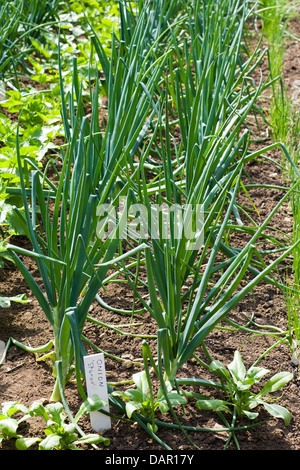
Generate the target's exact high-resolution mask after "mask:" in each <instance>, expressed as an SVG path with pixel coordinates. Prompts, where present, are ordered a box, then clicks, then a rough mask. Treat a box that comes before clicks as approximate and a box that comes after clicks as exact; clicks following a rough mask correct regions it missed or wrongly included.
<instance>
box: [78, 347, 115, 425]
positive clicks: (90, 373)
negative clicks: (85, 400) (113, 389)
mask: <svg viewBox="0 0 300 470" xmlns="http://www.w3.org/2000/svg"><path fill="white" fill-rule="evenodd" d="M84 368H85V377H86V386H87V394H88V397H89V398H92V396H93V395H98V397H99V398H100V399H101V400H103V401H105V403H107V405H106V406H105V407H104V408H103V409H104V410H105V411H108V412H109V405H108V392H107V382H106V372H105V363H104V354H103V353H98V354H91V355H89V356H84ZM90 420H91V426H92V428H93V430H94V431H95V432H105V431H107V430H108V429H111V420H110V416H107V415H105V414H103V413H101V411H92V412H91V413H90Z"/></svg>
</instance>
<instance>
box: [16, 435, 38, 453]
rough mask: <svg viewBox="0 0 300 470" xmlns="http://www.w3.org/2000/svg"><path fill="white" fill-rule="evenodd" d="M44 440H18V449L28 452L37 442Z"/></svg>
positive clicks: (35, 438)
mask: <svg viewBox="0 0 300 470" xmlns="http://www.w3.org/2000/svg"><path fill="white" fill-rule="evenodd" d="M41 440H42V439H40V438H39V437H21V438H19V439H17V440H16V443H15V444H16V448H17V449H18V450H27V449H29V447H31V446H33V445H34V444H35V443H36V442H40V441H41Z"/></svg>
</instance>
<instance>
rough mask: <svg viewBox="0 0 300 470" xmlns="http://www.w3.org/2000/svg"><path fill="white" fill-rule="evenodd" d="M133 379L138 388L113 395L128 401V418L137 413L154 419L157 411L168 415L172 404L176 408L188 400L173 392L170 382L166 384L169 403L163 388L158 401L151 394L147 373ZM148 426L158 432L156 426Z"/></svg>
mask: <svg viewBox="0 0 300 470" xmlns="http://www.w3.org/2000/svg"><path fill="white" fill-rule="evenodd" d="M132 378H133V382H134V383H135V385H136V388H129V389H126V390H125V391H124V392H122V391H119V390H117V391H114V392H112V394H111V395H112V396H115V397H122V398H123V399H124V400H125V401H126V407H125V409H126V413H127V416H128V418H131V417H132V414H133V413H134V412H136V411H137V412H139V414H141V415H142V416H144V417H146V418H154V414H155V411H156V410H157V409H159V411H160V412H161V413H166V412H167V411H169V406H170V404H171V405H172V406H176V405H183V404H185V403H186V399H185V398H184V397H183V396H182V395H180V394H179V393H177V392H176V391H174V390H172V385H171V384H170V382H168V383H167V384H166V388H167V391H168V393H167V398H168V401H167V400H166V398H165V394H164V391H163V390H162V388H159V390H158V392H157V396H156V399H155V398H154V397H153V393H150V387H151V384H149V380H148V377H147V374H146V372H145V371H142V372H138V373H136V374H134V375H133V376H132ZM147 426H148V427H149V428H150V429H151V430H152V431H153V432H156V431H157V429H158V427H157V426H156V425H155V424H150V423H148V424H147Z"/></svg>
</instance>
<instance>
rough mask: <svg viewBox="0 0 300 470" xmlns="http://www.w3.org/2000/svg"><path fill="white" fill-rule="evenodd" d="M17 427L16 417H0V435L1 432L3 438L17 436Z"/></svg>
mask: <svg viewBox="0 0 300 470" xmlns="http://www.w3.org/2000/svg"><path fill="white" fill-rule="evenodd" d="M17 429H18V421H17V420H16V419H13V418H4V419H0V435H1V434H2V435H3V437H4V438H5V439H9V438H10V437H19V435H18V434H17Z"/></svg>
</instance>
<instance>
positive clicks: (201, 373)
mask: <svg viewBox="0 0 300 470" xmlns="http://www.w3.org/2000/svg"><path fill="white" fill-rule="evenodd" d="M293 29H294V30H295V32H296V34H297V30H298V32H300V27H299V25H298V23H296V22H293ZM298 51H299V43H298V42H297V41H291V44H290V47H289V49H288V54H287V59H286V64H285V69H284V70H285V74H284V80H285V82H286V83H288V84H289V86H291V84H292V82H293V81H294V80H295V79H297V76H298V74H299V63H298V62H299V55H298V54H299V52H298ZM269 143H271V140H268V141H266V142H264V143H263V144H260V145H263V146H267V145H268V144H269ZM255 145H258V144H255ZM268 156H269V157H270V158H271V159H272V160H274V162H277V163H280V162H281V158H282V154H281V151H280V150H278V149H275V150H274V151H272V152H269V153H268ZM247 171H248V173H249V175H250V176H251V178H252V179H253V181H254V182H255V183H263V184H275V185H276V184H277V185H279V186H280V185H282V173H281V171H280V169H279V167H278V166H276V165H275V164H274V165H272V164H271V163H270V161H269V162H268V161H267V162H264V161H261V160H260V161H257V162H254V163H252V164H251V165H248V166H247ZM245 181H246V178H245ZM251 196H252V198H253V200H254V202H255V204H256V207H257V208H258V210H259V213H260V217H261V219H262V220H264V218H265V217H266V216H267V215H268V214H269V213H270V211H271V210H272V208H273V207H274V205H275V204H276V203H277V202H278V200H279V199H280V197H282V192H280V191H279V190H265V189H261V190H252V191H251ZM240 197H242V195H241V196H240ZM272 225H273V226H275V227H276V228H277V229H279V230H282V231H284V232H285V233H289V234H291V231H292V218H291V212H290V208H289V207H288V205H283V206H282V207H281V209H280V211H279V212H278V213H277V214H276V215H275V217H274V219H273V220H272ZM23 242H24V244H25V243H26V241H25V240H22V239H21V240H20V239H19V241H18V243H23ZM26 262H27V265H28V267H29V269H30V270H31V272H32V273H33V275H34V276H38V273H37V272H36V271H35V266H34V263H33V262H31V261H30V260H26ZM0 283H1V293H2V294H4V295H14V294H19V293H26V294H27V296H28V298H29V299H30V300H31V302H30V303H29V304H25V305H18V304H12V305H11V307H10V308H7V309H1V312H0V340H2V341H4V342H7V341H8V339H9V338H10V337H12V338H14V339H16V340H18V341H20V342H21V343H24V344H26V345H28V346H32V347H36V346H40V345H42V344H44V343H46V342H47V341H48V340H49V339H51V338H52V331H51V328H50V326H49V323H48V321H47V319H46V317H45V315H44V313H43V312H42V311H41V308H40V307H39V305H38V303H37V301H36V300H35V299H34V297H33V295H32V293H31V292H30V290H29V289H28V287H27V285H26V283H25V282H24V280H23V279H22V276H21V274H20V273H19V272H18V270H17V269H16V267H15V266H13V265H12V264H11V263H9V262H7V263H6V266H5V268H4V269H2V270H0ZM105 295H106V297H105V299H106V300H108V301H109V303H110V304H111V305H113V306H114V307H122V308H124V309H127V310H130V309H131V307H132V294H131V292H130V290H129V289H127V288H126V285H125V284H120V285H116V284H112V285H111V286H110V287H108V291H107V292H106V294H105ZM90 314H91V315H92V316H93V317H94V318H97V319H99V320H101V321H103V322H105V323H107V324H110V325H124V323H130V321H131V318H130V316H122V315H119V314H116V313H113V312H110V311H107V310H105V309H103V308H101V307H100V306H99V305H98V304H97V302H95V303H94V305H93V306H92V308H91V310H90ZM252 316H253V319H254V320H255V322H256V323H257V324H261V325H264V324H265V325H274V326H277V327H279V328H282V329H283V330H284V329H287V328H288V321H287V312H286V307H285V302H284V297H283V294H282V292H280V291H279V290H277V289H275V288H273V287H271V286H269V285H267V284H265V283H262V284H260V285H259V286H257V287H256V288H255V290H254V292H253V295H249V296H248V297H247V298H245V299H244V300H243V301H242V302H241V304H240V305H239V306H238V307H237V308H235V309H234V310H233V311H232V312H231V314H230V318H232V319H234V320H235V321H238V322H240V323H241V324H243V323H244V324H245V323H246V321H247V318H246V317H248V318H250V317H252ZM133 321H134V323H137V324H138V325H137V326H131V327H130V328H125V327H123V328H122V327H120V328H121V329H123V331H124V332H128V331H130V333H137V334H143V335H148V334H149V335H154V336H155V334H156V325H155V324H154V322H153V321H152V320H151V318H150V317H149V315H147V314H143V315H135V316H134V318H133ZM84 333H85V335H86V337H87V338H88V339H89V340H90V341H92V342H93V343H94V344H96V345H97V346H98V347H99V348H100V349H101V350H103V351H104V352H105V353H108V354H111V355H114V356H117V357H119V360H116V359H112V358H111V357H109V356H106V371H107V380H108V381H109V382H118V381H121V380H129V379H131V378H132V374H133V373H135V372H137V371H140V370H142V364H141V362H142V360H141V355H142V349H141V341H142V340H141V338H139V337H137V336H129V335H121V334H119V333H116V332H114V331H113V330H110V329H107V328H103V327H99V326H95V325H94V324H92V323H90V322H88V323H87V325H86V328H85V332H84ZM148 341H149V343H150V345H151V347H152V350H153V351H154V353H155V339H153V338H149V339H148ZM274 341H275V340H274V338H272V337H271V336H266V335H253V334H251V333H243V332H241V331H238V332H237V331H225V330H222V329H217V330H215V331H213V333H212V334H211V335H210V336H209V337H208V340H207V347H208V349H209V351H210V352H211V354H212V356H213V358H214V359H219V360H220V361H222V362H223V363H225V364H228V363H229V362H231V360H232V359H233V353H234V351H235V350H236V349H238V350H239V351H240V352H241V354H242V357H243V359H244V361H245V364H246V366H248V367H249V366H250V365H251V364H252V363H253V362H254V361H256V360H257V359H258V358H259V357H260V355H261V354H263V353H264V352H265V351H266V350H267V349H268V348H269V347H270V346H271V345H272V344H274ZM87 351H88V352H90V353H92V352H95V351H92V350H91V348H90V347H89V346H87ZM260 365H261V366H263V367H266V368H268V369H269V370H270V376H271V374H272V375H273V374H275V373H277V372H280V371H290V372H292V373H293V374H294V379H293V380H292V381H291V382H290V383H289V384H288V385H287V386H286V387H284V389H283V390H282V391H281V392H280V394H278V395H277V396H278V397H279V398H280V400H279V403H280V404H281V405H283V406H285V407H286V408H288V410H289V411H290V412H291V414H292V419H291V422H290V424H289V425H288V426H285V425H284V423H283V421H282V420H280V419H275V418H270V416H269V415H267V414H266V412H265V411H264V410H263V409H262V410H261V411H260V415H259V418H258V419H256V420H255V422H258V421H259V422H260V421H265V422H263V423H262V424H260V425H258V426H256V427H253V428H250V429H246V430H241V431H240V432H239V433H238V434H237V436H238V441H239V444H240V448H241V449H242V450H252V451H253V450H255V451H257V450H299V449H300V407H299V405H300V380H299V373H298V368H297V366H296V365H295V364H294V363H293V361H292V357H291V352H290V350H289V348H288V347H287V345H286V344H285V343H282V345H280V346H278V347H276V348H275V349H273V350H272V351H270V353H269V354H267V356H266V357H265V358H264V359H263V360H262V361H261V362H260ZM180 375H182V376H190V377H194V376H195V377H203V378H209V379H213V377H212V376H209V375H208V374H207V373H206V372H205V370H202V368H201V367H200V366H199V365H198V364H197V363H196V361H195V360H190V361H188V362H187V363H186V365H185V366H184V367H182V370H181V371H180ZM52 389H53V379H52V376H51V371H50V369H49V367H48V365H47V364H46V363H45V362H43V361H42V362H37V361H36V357H35V356H34V355H33V354H29V353H26V352H25V351H23V350H22V349H20V348H18V347H16V346H13V345H12V346H11V347H10V348H9V351H8V355H7V360H6V363H5V364H4V365H3V366H1V367H0V403H3V402H5V401H10V400H12V401H15V400H16V401H19V402H21V403H22V404H24V405H27V406H29V405H30V404H31V403H32V402H33V401H34V400H43V401H44V402H45V403H47V401H48V400H49V397H50V395H51V392H52ZM201 391H203V390H201ZM203 392H204V393H207V391H203ZM211 393H213V392H211ZM66 396H67V399H68V402H69V405H70V407H71V409H72V410H74V411H76V410H77V409H78V408H79V406H80V404H81V398H80V396H79V394H78V391H77V388H76V385H75V384H74V383H70V384H69V385H68V386H67V389H66ZM112 411H113V410H112ZM176 412H177V414H178V417H179V419H180V421H181V423H182V424H185V425H188V426H195V427H201V428H211V429H215V430H217V429H218V428H219V427H222V426H223V424H222V422H221V421H220V420H219V419H218V417H217V415H216V414H213V413H210V412H202V411H200V410H198V409H197V408H196V407H195V400H190V401H189V403H188V404H187V405H186V406H185V407H184V415H183V414H182V410H181V409H177V410H176ZM164 419H166V420H170V418H169V417H168V416H166V417H164ZM80 424H81V427H82V429H83V430H84V431H85V432H87V433H89V432H92V429H91V427H90V423H89V419H88V417H85V418H84V419H83V420H82V421H81V422H80ZM238 425H239V426H243V425H249V421H245V420H243V421H241V422H239V423H238ZM43 429H44V427H43V423H41V422H39V421H38V420H32V421H30V426H27V427H26V426H25V427H24V430H23V435H26V436H36V435H40V436H41V437H42V435H43ZM106 436H107V437H108V438H109V439H110V445H109V446H108V447H103V450H104V451H106V452H109V451H118V450H128V451H138V450H144V451H155V450H161V449H163V448H162V446H160V445H159V444H158V443H157V442H156V441H154V442H152V441H151V440H150V437H149V435H148V434H147V433H146V432H144V431H143V430H141V428H140V427H138V426H137V425H135V424H134V425H128V423H126V422H123V421H121V420H119V419H115V418H113V419H112V428H111V430H110V431H109V432H107V433H106ZM158 436H159V438H160V439H161V440H162V441H164V442H166V443H167V444H168V446H170V447H171V448H172V449H174V450H180V451H188V450H195V447H194V446H193V445H192V444H191V442H189V440H188V439H187V438H186V437H185V436H184V435H183V434H182V432H181V431H177V430H174V429H164V428H160V429H159V431H158ZM189 437H190V439H191V441H193V442H194V443H195V444H196V446H197V447H198V449H200V450H222V449H223V448H224V444H225V442H226V439H227V435H226V433H217V432H207V431H193V432H189ZM0 449H2V450H6V449H7V450H12V449H14V443H13V440H12V441H8V442H4V443H2V447H1V446H0ZM229 449H231V450H233V449H235V445H234V443H233V442H232V443H231V444H230V446H229Z"/></svg>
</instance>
